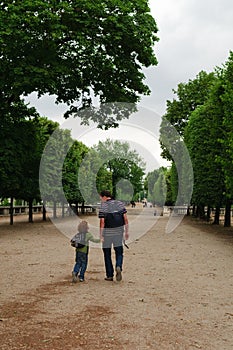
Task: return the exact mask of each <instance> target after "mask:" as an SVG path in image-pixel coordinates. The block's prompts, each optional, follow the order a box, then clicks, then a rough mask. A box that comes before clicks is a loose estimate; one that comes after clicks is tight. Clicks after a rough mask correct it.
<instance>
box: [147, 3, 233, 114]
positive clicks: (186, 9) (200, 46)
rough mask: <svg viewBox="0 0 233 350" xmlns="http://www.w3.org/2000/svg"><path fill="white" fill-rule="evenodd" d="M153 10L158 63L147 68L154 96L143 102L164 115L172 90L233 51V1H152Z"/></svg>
mask: <svg viewBox="0 0 233 350" xmlns="http://www.w3.org/2000/svg"><path fill="white" fill-rule="evenodd" d="M150 7H151V12H152V15H153V16H154V18H155V20H156V23H157V25H158V29H159V32H158V36H159V38H160V41H159V43H157V44H156V45H155V52H156V57H157V59H158V61H159V64H158V66H157V67H154V68H151V69H148V74H147V76H148V79H147V82H148V84H149V86H150V88H151V91H152V94H151V96H150V97H147V98H146V99H145V98H144V101H146V103H147V104H151V105H152V106H154V107H155V109H156V110H157V112H158V113H159V114H164V112H165V110H166V100H171V99H172V98H173V97H174V95H173V93H172V89H174V88H176V87H177V85H178V84H179V83H181V82H187V81H188V80H189V79H194V78H195V77H196V75H197V74H198V73H199V72H200V71H201V70H205V71H206V72H211V71H213V70H214V68H215V67H216V66H222V65H223V64H224V63H225V62H226V60H227V59H228V57H229V52H230V50H233V1H232V0H175V1H174V0H160V1H159V0H150Z"/></svg>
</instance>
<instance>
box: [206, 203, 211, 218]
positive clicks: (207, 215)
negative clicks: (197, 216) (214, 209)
mask: <svg viewBox="0 0 233 350" xmlns="http://www.w3.org/2000/svg"><path fill="white" fill-rule="evenodd" d="M210 212H211V208H210V206H209V205H208V208H207V213H206V220H207V221H208V222H209V221H210Z"/></svg>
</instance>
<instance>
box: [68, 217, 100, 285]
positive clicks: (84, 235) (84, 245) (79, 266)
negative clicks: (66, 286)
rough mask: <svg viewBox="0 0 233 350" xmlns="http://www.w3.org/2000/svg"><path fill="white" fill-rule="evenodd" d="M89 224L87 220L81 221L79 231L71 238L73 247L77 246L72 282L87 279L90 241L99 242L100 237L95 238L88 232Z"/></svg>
mask: <svg viewBox="0 0 233 350" xmlns="http://www.w3.org/2000/svg"><path fill="white" fill-rule="evenodd" d="M88 231H89V226H88V223H87V221H84V220H83V221H81V222H80V223H79V225H78V233H76V235H75V236H74V237H73V238H72V239H71V241H70V243H71V245H72V247H75V248H76V255H75V265H74V268H73V272H72V282H73V283H76V282H77V281H78V278H79V281H80V282H83V281H84V280H85V278H84V277H85V276H84V275H85V272H86V269H87V263H88V253H89V241H91V242H94V243H99V242H100V239H99V238H94V237H93V235H92V234H91V233H90V232H88Z"/></svg>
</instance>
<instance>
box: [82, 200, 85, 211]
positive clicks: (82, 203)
mask: <svg viewBox="0 0 233 350" xmlns="http://www.w3.org/2000/svg"><path fill="white" fill-rule="evenodd" d="M84 203H85V202H82V206H81V213H82V214H85V209H84Z"/></svg>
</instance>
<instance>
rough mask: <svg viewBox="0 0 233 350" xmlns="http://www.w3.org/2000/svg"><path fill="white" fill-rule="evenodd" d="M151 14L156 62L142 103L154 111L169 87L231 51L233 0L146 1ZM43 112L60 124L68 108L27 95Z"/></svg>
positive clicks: (223, 59) (217, 62)
mask: <svg viewBox="0 0 233 350" xmlns="http://www.w3.org/2000/svg"><path fill="white" fill-rule="evenodd" d="M149 5H150V8H151V14H152V15H153V17H154V18H155V20H156V23H157V26H158V29H159V31H158V34H157V35H158V37H159V42H158V43H156V44H155V53H156V57H157V59H158V65H157V66H156V67H151V68H148V69H146V70H144V72H145V74H146V83H147V84H148V85H149V87H150V89H151V95H150V96H149V97H143V98H142V101H141V103H142V104H143V105H147V106H150V107H152V108H153V109H154V110H155V111H156V112H157V113H158V114H160V115H163V114H164V113H165V111H166V101H167V100H172V99H173V97H174V94H173V91H172V90H173V89H176V87H177V85H178V84H179V83H181V82H187V81H188V80H189V79H194V78H195V77H196V75H197V74H198V73H199V72H200V71H201V70H205V71H206V72H211V71H213V70H214V69H215V67H216V66H222V65H223V64H224V63H225V62H226V61H227V58H228V57H229V52H230V50H232V49H233V24H232V23H233V2H232V0H176V1H174V0H149ZM27 101H30V102H31V104H32V105H34V106H35V107H36V108H37V110H38V112H39V113H40V114H41V115H44V116H47V117H48V118H49V119H52V120H57V121H59V122H63V121H64V119H63V118H62V115H63V113H64V111H65V110H66V106H65V105H63V104H61V105H55V103H54V98H53V97H48V96H45V97H43V98H41V99H39V100H37V98H36V96H35V95H31V96H30V97H29V98H27Z"/></svg>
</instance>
